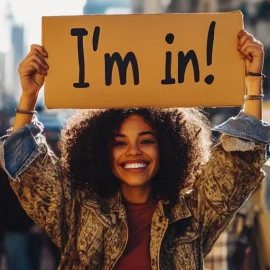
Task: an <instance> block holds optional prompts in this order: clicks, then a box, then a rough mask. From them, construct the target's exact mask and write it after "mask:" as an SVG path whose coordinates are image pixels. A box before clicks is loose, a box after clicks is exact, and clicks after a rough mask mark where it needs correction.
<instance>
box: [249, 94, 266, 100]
mask: <svg viewBox="0 0 270 270" xmlns="http://www.w3.org/2000/svg"><path fill="white" fill-rule="evenodd" d="M263 97H264V95H263V94H261V95H245V96H244V99H245V100H255V99H262V98H263Z"/></svg>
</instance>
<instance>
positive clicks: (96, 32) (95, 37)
mask: <svg viewBox="0 0 270 270" xmlns="http://www.w3.org/2000/svg"><path fill="white" fill-rule="evenodd" d="M99 34H100V27H99V26H96V27H95V30H94V33H93V39H92V46H93V51H96V50H97V49H98V41H99Z"/></svg>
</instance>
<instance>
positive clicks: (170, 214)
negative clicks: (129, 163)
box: [103, 188, 193, 224]
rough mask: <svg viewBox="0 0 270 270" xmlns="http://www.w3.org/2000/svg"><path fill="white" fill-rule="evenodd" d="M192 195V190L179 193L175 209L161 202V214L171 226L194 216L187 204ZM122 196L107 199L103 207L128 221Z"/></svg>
mask: <svg viewBox="0 0 270 270" xmlns="http://www.w3.org/2000/svg"><path fill="white" fill-rule="evenodd" d="M192 193H193V190H192V189H190V188H187V189H184V190H181V191H180V193H179V200H178V202H177V203H176V204H175V205H174V206H173V207H170V205H169V201H164V200H161V201H159V205H161V206H162V209H161V210H162V211H161V213H162V215H163V216H164V217H165V218H167V219H168V220H169V224H171V223H174V222H176V221H178V220H180V219H184V218H188V217H191V216H192V213H191V212H190V210H189V208H188V205H187V202H186V199H187V197H189V196H191V194H192ZM122 196H123V195H122V193H121V192H120V191H118V192H117V194H116V195H115V196H113V197H111V198H108V199H105V200H104V202H103V205H104V206H105V207H104V208H105V209H106V210H107V211H106V210H105V209H104V210H105V211H106V212H110V213H118V216H119V218H123V219H126V210H125V207H124V205H123V197H122Z"/></svg>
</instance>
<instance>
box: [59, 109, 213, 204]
mask: <svg viewBox="0 0 270 270" xmlns="http://www.w3.org/2000/svg"><path fill="white" fill-rule="evenodd" d="M186 119H190V120H192V121H189V122H187V121H186ZM207 123H208V121H207V118H206V117H204V116H203V114H201V113H200V112H199V111H198V110H195V109H158V108H152V109H144V108H141V109H136V108H133V109H132V108H131V109H123V110H120V109H119V110H117V109H110V110H103V111H102V110H101V111H99V110H85V111H80V110H79V111H78V112H77V113H76V114H74V115H73V116H72V117H71V118H70V119H69V120H68V121H67V123H66V128H65V129H63V130H62V132H61V139H60V148H61V152H62V161H63V164H64V166H65V167H66V169H67V171H68V172H69V173H70V174H71V175H73V178H74V186H75V187H79V186H80V187H82V188H86V187H90V188H91V189H92V190H93V191H94V192H95V193H97V194H98V195H99V196H102V197H103V196H111V195H113V194H114V193H115V192H117V190H118V189H119V187H120V186H121V189H122V192H123V191H124V194H126V196H128V198H126V199H129V200H130V201H134V202H143V201H146V200H147V198H148V196H152V197H154V198H156V199H157V198H159V199H164V200H172V201H175V200H177V197H178V190H179V189H182V188H184V187H186V186H187V185H188V184H190V183H191V182H192V181H193V180H194V179H195V177H196V176H197V175H198V174H199V172H200V167H201V166H202V165H203V164H204V163H205V162H206V161H207V159H208V157H209V151H210V148H209V147H210V145H211V140H210V130H209V128H208V126H207ZM187 175H188V177H187ZM119 180H120V181H119ZM131 190H132V191H136V194H138V192H139V191H141V192H142V193H139V194H141V195H140V197H137V196H138V195H136V198H134V197H133V195H132V194H133V193H132V192H131V193H130V192H128V191H131Z"/></svg>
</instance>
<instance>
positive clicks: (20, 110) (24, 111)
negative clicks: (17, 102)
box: [15, 108, 37, 114]
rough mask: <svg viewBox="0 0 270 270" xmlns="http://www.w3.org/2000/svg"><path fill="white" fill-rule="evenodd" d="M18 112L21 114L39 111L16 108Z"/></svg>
mask: <svg viewBox="0 0 270 270" xmlns="http://www.w3.org/2000/svg"><path fill="white" fill-rule="evenodd" d="M15 112H16V113H21V114H37V111H27V110H22V109H19V108H17V109H15Z"/></svg>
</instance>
